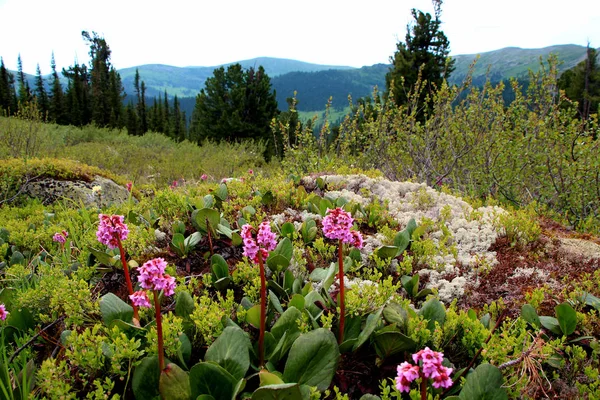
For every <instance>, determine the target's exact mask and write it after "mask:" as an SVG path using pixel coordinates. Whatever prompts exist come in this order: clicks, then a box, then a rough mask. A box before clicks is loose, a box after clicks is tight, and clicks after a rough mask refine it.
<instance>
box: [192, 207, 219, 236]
mask: <svg viewBox="0 0 600 400" xmlns="http://www.w3.org/2000/svg"><path fill="white" fill-rule="evenodd" d="M220 221H221V216H220V214H219V212H218V211H217V210H215V209H213V208H202V209H200V210H194V212H192V223H193V225H194V227H195V228H196V229H198V230H199V231H201V232H208V225H207V222H208V224H209V225H210V230H211V233H212V234H214V233H215V232H216V229H217V225H219V222H220Z"/></svg>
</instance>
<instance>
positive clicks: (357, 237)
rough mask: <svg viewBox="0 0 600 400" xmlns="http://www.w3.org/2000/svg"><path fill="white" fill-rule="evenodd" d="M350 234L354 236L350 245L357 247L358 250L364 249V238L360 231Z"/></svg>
mask: <svg viewBox="0 0 600 400" xmlns="http://www.w3.org/2000/svg"><path fill="white" fill-rule="evenodd" d="M350 234H351V235H352V241H351V242H350V243H352V246H354V247H356V248H357V249H362V247H363V237H362V235H361V234H360V232H359V231H350Z"/></svg>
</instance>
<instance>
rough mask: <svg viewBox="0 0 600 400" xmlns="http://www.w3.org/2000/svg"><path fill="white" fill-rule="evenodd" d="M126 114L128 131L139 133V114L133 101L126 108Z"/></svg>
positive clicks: (133, 133) (132, 133)
mask: <svg viewBox="0 0 600 400" xmlns="http://www.w3.org/2000/svg"><path fill="white" fill-rule="evenodd" d="M125 115H126V119H127V124H126V127H127V133H129V134H130V135H134V136H135V135H138V134H139V132H138V129H139V121H138V116H137V112H136V110H135V108H134V107H133V104H132V103H131V101H130V102H129V103H128V104H127V107H126V109H125Z"/></svg>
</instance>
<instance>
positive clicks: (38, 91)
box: [35, 64, 50, 119]
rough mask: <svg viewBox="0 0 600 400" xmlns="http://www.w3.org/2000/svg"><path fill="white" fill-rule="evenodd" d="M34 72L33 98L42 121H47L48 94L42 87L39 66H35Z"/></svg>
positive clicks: (42, 79)
mask: <svg viewBox="0 0 600 400" xmlns="http://www.w3.org/2000/svg"><path fill="white" fill-rule="evenodd" d="M35 72H36V74H35V97H36V99H37V104H38V109H39V111H40V112H41V113H42V115H43V117H44V119H47V118H48V112H49V109H50V104H49V102H48V93H47V92H46V87H45V85H44V78H43V77H42V71H41V70H40V64H38V65H37V68H36V71H35Z"/></svg>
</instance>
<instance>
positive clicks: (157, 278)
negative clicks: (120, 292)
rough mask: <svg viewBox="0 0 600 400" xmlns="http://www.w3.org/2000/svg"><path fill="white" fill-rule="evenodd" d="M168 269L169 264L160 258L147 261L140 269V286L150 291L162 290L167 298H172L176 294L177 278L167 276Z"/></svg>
mask: <svg viewBox="0 0 600 400" xmlns="http://www.w3.org/2000/svg"><path fill="white" fill-rule="evenodd" d="M166 267H167V262H166V261H165V260H164V259H162V258H160V257H159V258H154V259H152V260H149V261H146V262H145V263H144V265H142V266H141V267H140V269H139V275H138V281H139V282H140V286H141V287H142V288H143V289H148V290H162V291H163V293H164V294H165V296H172V295H173V294H174V293H175V286H176V284H175V278H174V277H172V276H170V275H167V274H165V268H166ZM132 300H133V299H132Z"/></svg>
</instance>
